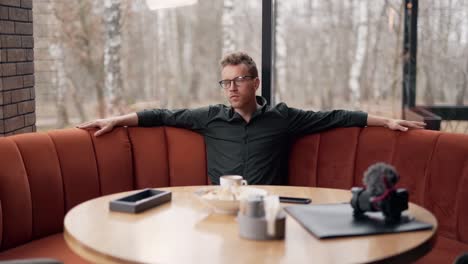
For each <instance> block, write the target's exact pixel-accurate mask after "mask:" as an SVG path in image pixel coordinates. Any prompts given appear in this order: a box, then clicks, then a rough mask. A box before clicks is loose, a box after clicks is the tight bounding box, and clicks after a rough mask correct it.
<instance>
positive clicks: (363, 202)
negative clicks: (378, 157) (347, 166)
mask: <svg viewBox="0 0 468 264" xmlns="http://www.w3.org/2000/svg"><path fill="white" fill-rule="evenodd" d="M398 179H399V176H398V174H397V173H396V171H395V169H394V168H393V167H392V166H390V165H387V164H385V163H377V164H374V165H372V166H370V167H369V169H367V171H366V173H365V174H364V185H365V186H366V188H362V187H353V188H352V189H351V193H352V195H353V197H352V198H351V206H352V207H353V209H354V216H355V217H357V218H359V217H362V216H363V215H364V213H365V212H378V211H381V212H382V213H383V215H384V216H385V222H386V223H389V224H391V223H397V222H399V221H400V219H401V212H403V211H404V210H406V209H408V191H407V190H406V189H403V188H399V189H396V188H395V187H394V186H395V184H396V183H397V182H398Z"/></svg>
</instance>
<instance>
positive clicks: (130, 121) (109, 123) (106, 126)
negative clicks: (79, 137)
mask: <svg viewBox="0 0 468 264" xmlns="http://www.w3.org/2000/svg"><path fill="white" fill-rule="evenodd" d="M137 125H138V116H137V114H136V113H131V114H128V115H122V116H115V117H109V118H104V119H97V120H93V121H89V122H86V123H83V124H80V125H78V126H77V128H82V129H86V128H96V127H97V128H99V130H98V131H96V133H94V136H96V137H97V136H100V135H102V134H105V133H107V132H110V131H112V129H114V127H116V126H137Z"/></svg>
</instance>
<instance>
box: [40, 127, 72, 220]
mask: <svg viewBox="0 0 468 264" xmlns="http://www.w3.org/2000/svg"><path fill="white" fill-rule="evenodd" d="M45 134H46V135H47V137H48V138H49V139H50V141H51V142H52V145H53V146H54V151H55V155H57V162H58V166H59V170H60V178H61V180H62V193H63V213H64V215H63V217H65V214H66V212H67V198H66V197H67V196H66V193H65V181H64V179H63V170H62V164H61V163H60V157H59V154H58V152H57V144H55V141H54V139H53V138H52V137H51V136H50V134H49V133H45Z"/></svg>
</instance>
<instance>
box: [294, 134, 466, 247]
mask: <svg viewBox="0 0 468 264" xmlns="http://www.w3.org/2000/svg"><path fill="white" fill-rule="evenodd" d="M380 161H382V162H386V163H389V164H392V165H393V166H395V168H396V169H397V171H398V172H399V174H400V181H399V183H398V185H397V186H400V187H404V188H407V189H408V190H409V193H410V200H411V201H412V202H414V203H416V204H419V205H422V206H424V207H425V208H427V209H429V210H430V211H431V212H432V213H433V214H434V215H435V216H436V218H437V220H438V222H439V234H440V235H443V236H445V237H448V238H451V239H456V240H459V241H462V242H464V243H468V226H467V225H466V223H468V135H463V134H452V133H443V132H436V131H429V130H410V131H408V132H395V131H391V130H388V129H385V128H375V127H367V128H364V129H362V128H344V129H335V130H331V131H327V132H324V133H320V134H315V135H309V136H306V137H303V138H300V139H298V140H297V141H296V142H295V144H294V145H293V148H292V152H291V156H290V166H289V184H290V185H298V186H318V187H328V188H340V189H349V188H351V187H352V186H357V185H360V186H362V177H363V174H364V171H365V170H366V169H367V168H368V167H369V166H370V165H372V164H374V163H376V162H380Z"/></svg>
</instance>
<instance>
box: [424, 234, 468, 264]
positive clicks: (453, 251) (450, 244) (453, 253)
mask: <svg viewBox="0 0 468 264" xmlns="http://www.w3.org/2000/svg"><path fill="white" fill-rule="evenodd" d="M465 252H468V244H465V243H462V242H460V241H457V240H454V239H450V238H445V237H443V236H440V235H439V236H438V237H437V241H436V243H435V245H434V248H433V249H432V250H431V251H430V252H429V253H427V255H425V256H424V257H422V258H420V259H419V260H418V261H417V262H416V263H418V264H422V263H424V264H426V263H427V264H432V263H434V264H436V263H437V264H439V263H453V261H454V260H455V259H456V258H457V257H458V256H459V255H461V254H463V253H465Z"/></svg>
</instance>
